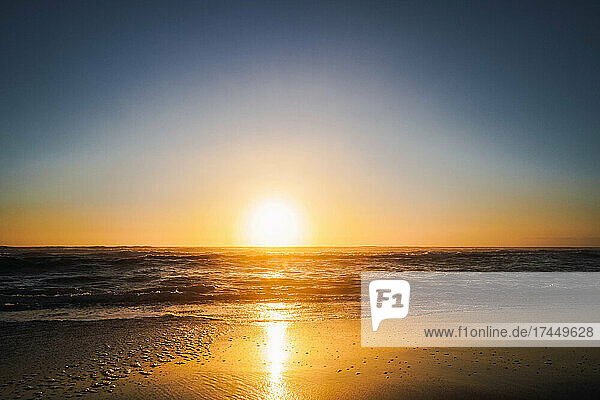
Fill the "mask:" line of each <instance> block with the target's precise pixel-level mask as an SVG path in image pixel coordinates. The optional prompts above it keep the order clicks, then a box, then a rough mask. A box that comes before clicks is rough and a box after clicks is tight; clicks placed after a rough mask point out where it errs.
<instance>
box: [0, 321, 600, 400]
mask: <svg viewBox="0 0 600 400" xmlns="http://www.w3.org/2000/svg"><path fill="white" fill-rule="evenodd" d="M1 332H2V341H1V344H0V350H1V352H2V354H3V357H2V360H1V362H0V376H1V378H0V397H2V398H16V399H27V398H73V397H75V398H80V397H82V398H109V397H120V398H135V399H163V398H164V399H167V398H183V399H186V398H189V399H191V398H196V399H197V398H205V399H231V398H239V399H242V398H250V399H265V398H267V399H355V398H366V399H399V398H503V397H517V398H560V397H563V396H566V395H569V396H579V397H582V398H585V397H591V396H592V394H593V393H594V392H595V391H597V390H598V389H600V381H598V379H597V377H598V373H599V371H600V349H595V348H594V349H581V348H580V349H571V348H559V349H548V348H527V349H526V348H501V349H493V348H479V349H477V348H460V349H459V348H453V349H452V348H361V347H360V336H359V333H360V328H359V321H358V320H350V319H338V320H326V321H318V322H307V321H304V322H286V321H274V322H257V323H241V322H240V323H223V322H219V321H207V320H202V319H199V318H192V317H188V318H174V317H162V318H144V319H138V320H103V321H85V322H69V323H65V322H56V321H44V322H39V321H38V322H30V323H25V324H23V323H20V324H15V323H3V324H2V330H1Z"/></svg>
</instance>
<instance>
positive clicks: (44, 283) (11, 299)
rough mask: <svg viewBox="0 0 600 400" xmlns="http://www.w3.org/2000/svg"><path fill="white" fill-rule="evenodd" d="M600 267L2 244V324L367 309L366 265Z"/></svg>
mask: <svg viewBox="0 0 600 400" xmlns="http://www.w3.org/2000/svg"><path fill="white" fill-rule="evenodd" d="M377 270H381V271H481V272H487V271H496V272H508V271H538V272H542V271H544V272H550V271H600V249H597V248H389V247H357V248H287V249H265V248H155V247H81V248H77V247H73V248H70V247H43V248H14V247H2V248H0V321H35V320H101V319H115V318H119V319H126V318H140V317H155V316H165V315H172V316H186V317H187V316H194V317H200V318H206V319H224V320H236V319H238V320H240V319H241V320H245V321H248V320H255V321H260V320H261V318H264V317H265V310H268V312H269V318H270V319H272V318H273V315H274V314H273V312H274V310H275V311H277V310H279V312H276V315H277V316H278V318H281V319H297V320H301V319H310V320H313V319H323V318H348V317H356V318H358V317H359V316H360V304H359V300H360V273H361V272H364V271H377Z"/></svg>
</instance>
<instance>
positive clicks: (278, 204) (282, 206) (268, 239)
mask: <svg viewBox="0 0 600 400" xmlns="http://www.w3.org/2000/svg"><path fill="white" fill-rule="evenodd" d="M246 229H247V236H248V241H249V242H250V244H251V245H253V246H262V247H272V246H273V247H278V246H295V245H298V244H299V241H300V236H301V230H302V221H301V218H300V213H299V211H298V210H297V209H296V208H295V207H294V206H293V205H292V204H291V203H289V202H287V201H285V200H283V199H279V198H273V199H268V200H264V201H262V202H260V203H259V204H257V205H256V206H255V207H254V208H253V209H252V210H251V212H250V214H249V216H248V221H247V227H246Z"/></svg>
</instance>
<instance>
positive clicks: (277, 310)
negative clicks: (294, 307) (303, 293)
mask: <svg viewBox="0 0 600 400" xmlns="http://www.w3.org/2000/svg"><path fill="white" fill-rule="evenodd" d="M267 307H268V308H267V310H265V313H264V314H265V315H264V316H265V318H266V319H269V320H270V321H269V322H267V324H266V325H265V334H266V343H267V346H266V354H265V358H266V362H267V369H268V371H267V372H268V378H269V382H268V389H267V390H268V394H267V398H269V399H284V398H287V396H286V390H285V379H284V377H283V375H282V371H283V369H284V366H285V362H286V360H287V357H288V354H287V348H288V346H289V343H288V338H287V327H288V322H287V321H285V317H286V312H285V310H284V309H285V305H283V304H276V303H274V304H268V305H267ZM282 308H283V309H282Z"/></svg>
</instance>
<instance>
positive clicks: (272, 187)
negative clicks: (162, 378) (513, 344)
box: [0, 1, 600, 246]
mask: <svg viewBox="0 0 600 400" xmlns="http://www.w3.org/2000/svg"><path fill="white" fill-rule="evenodd" d="M0 8H1V9H0V60H1V61H0V93H1V95H0V244H4V245H156V246H161V245H186V246H187V245H194V246H221V245H225V246H234V245H247V244H248V243H249V240H248V238H247V237H246V236H245V233H244V228H243V227H244V224H245V222H244V221H246V220H247V219H248V215H249V213H250V214H251V210H252V209H253V207H256V205H257V204H261V202H263V201H264V199H273V198H277V199H282V201H283V202H285V204H287V206H289V207H291V208H293V209H294V210H295V212H296V213H297V214H298V215H299V217H298V219H299V220H301V221H302V226H303V230H302V233H301V237H300V238H299V239H298V241H297V243H295V244H299V245H323V246H324V245H339V246H352V245H399V246H400V245H406V246H599V245H600V157H599V156H598V155H599V154H600V113H599V112H598V109H599V106H600V25H599V24H598V23H597V21H598V18H599V17H600V5H599V4H598V3H573V2H562V3H558V2H540V3H536V2H510V1H509V2H474V3H470V2H445V1H441V2H433V1H432V2H420V1H402V2H366V1H365V2H325V1H317V2H311V1H304V2H287V1H273V2H263V1H248V2H235V1H215V2H211V1H204V2H191V1H189V2H180V1H139V2H136V1H127V2H121V1H118V2H110V1H101V2H94V1H86V2H81V1H57V2H45V1H30V2H22V1H7V2H3V3H2V5H1V6H0Z"/></svg>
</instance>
